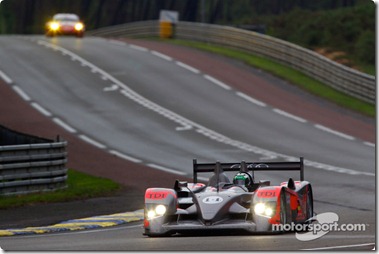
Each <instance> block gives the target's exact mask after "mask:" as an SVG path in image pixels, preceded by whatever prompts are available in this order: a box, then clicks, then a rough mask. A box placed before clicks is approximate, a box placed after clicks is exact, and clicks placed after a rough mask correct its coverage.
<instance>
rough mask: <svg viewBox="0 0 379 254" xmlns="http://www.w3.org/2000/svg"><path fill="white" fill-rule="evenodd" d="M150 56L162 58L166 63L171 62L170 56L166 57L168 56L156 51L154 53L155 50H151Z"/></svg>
mask: <svg viewBox="0 0 379 254" xmlns="http://www.w3.org/2000/svg"><path fill="white" fill-rule="evenodd" d="M150 52H151V54H153V55H154V56H157V57H159V58H162V59H164V60H166V61H172V57H171V56H168V55H165V54H162V53H159V52H158V51H155V50H151V51H150Z"/></svg>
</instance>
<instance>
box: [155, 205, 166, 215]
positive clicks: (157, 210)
mask: <svg viewBox="0 0 379 254" xmlns="http://www.w3.org/2000/svg"><path fill="white" fill-rule="evenodd" d="M166 210H167V209H166V207H165V206H164V205H158V206H157V207H155V213H156V214H157V215H159V216H162V215H164V214H165V213H166Z"/></svg>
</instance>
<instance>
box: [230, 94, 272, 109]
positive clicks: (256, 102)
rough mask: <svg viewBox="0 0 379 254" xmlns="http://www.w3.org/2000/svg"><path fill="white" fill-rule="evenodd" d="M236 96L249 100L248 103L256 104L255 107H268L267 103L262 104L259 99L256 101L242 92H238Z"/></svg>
mask: <svg viewBox="0 0 379 254" xmlns="http://www.w3.org/2000/svg"><path fill="white" fill-rule="evenodd" d="M236 95H237V96H239V97H241V98H243V99H245V100H247V101H249V102H251V103H254V104H255V105H258V106H261V107H266V106H267V105H266V103H264V102H261V101H259V100H257V99H254V98H252V97H250V96H249V95H247V94H244V93H241V92H236Z"/></svg>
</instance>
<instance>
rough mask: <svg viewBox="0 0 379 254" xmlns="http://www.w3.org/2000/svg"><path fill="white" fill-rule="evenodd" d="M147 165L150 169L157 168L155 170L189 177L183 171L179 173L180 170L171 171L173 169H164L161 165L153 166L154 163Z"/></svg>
mask: <svg viewBox="0 0 379 254" xmlns="http://www.w3.org/2000/svg"><path fill="white" fill-rule="evenodd" d="M146 165H147V166H149V167H152V168H155V169H159V170H162V171H164V172H168V173H172V174H175V175H187V173H184V172H182V171H178V170H175V169H171V168H166V167H163V166H160V165H157V164H153V163H148V164H146Z"/></svg>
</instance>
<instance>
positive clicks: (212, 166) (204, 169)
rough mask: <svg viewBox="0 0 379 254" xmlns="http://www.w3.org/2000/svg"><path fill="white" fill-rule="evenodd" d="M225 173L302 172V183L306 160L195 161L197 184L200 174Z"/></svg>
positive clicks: (194, 169)
mask: <svg viewBox="0 0 379 254" xmlns="http://www.w3.org/2000/svg"><path fill="white" fill-rule="evenodd" d="M225 171H240V172H248V171H252V172H254V171H300V181H304V158H303V157H300V160H299V161H295V162H245V161H241V162H237V163H220V162H216V163H197V160H196V159H194V160H193V182H194V183H197V174H198V173H209V172H214V173H215V174H216V175H217V176H219V175H220V174H221V173H223V172H225Z"/></svg>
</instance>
